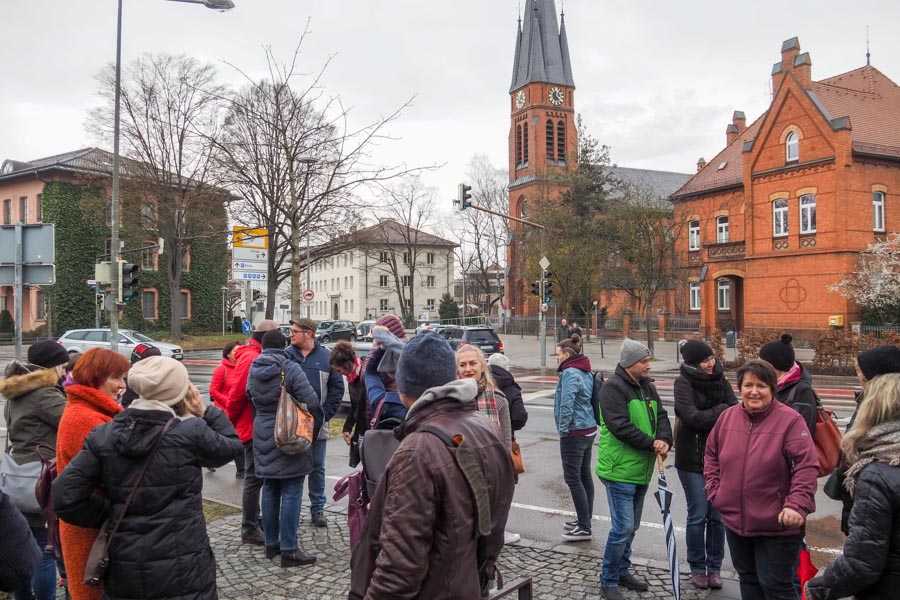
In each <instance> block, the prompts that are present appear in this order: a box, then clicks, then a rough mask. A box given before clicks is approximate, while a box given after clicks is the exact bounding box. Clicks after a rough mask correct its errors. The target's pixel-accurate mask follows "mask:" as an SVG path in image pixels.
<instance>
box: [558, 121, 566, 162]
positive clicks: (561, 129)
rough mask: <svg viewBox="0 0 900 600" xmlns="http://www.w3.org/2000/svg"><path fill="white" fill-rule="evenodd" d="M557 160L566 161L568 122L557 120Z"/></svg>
mask: <svg viewBox="0 0 900 600" xmlns="http://www.w3.org/2000/svg"><path fill="white" fill-rule="evenodd" d="M556 160H558V161H559V162H566V122H565V121H562V120H560V121H557V122H556Z"/></svg>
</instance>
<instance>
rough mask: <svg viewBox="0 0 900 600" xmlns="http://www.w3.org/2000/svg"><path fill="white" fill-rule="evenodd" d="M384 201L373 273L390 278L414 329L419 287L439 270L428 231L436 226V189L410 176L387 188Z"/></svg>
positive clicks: (373, 250) (403, 313) (373, 251)
mask: <svg viewBox="0 0 900 600" xmlns="http://www.w3.org/2000/svg"><path fill="white" fill-rule="evenodd" d="M383 201H384V208H383V209H382V210H381V211H380V213H381V218H379V227H378V228H377V231H378V236H377V239H376V240H374V241H373V243H372V244H371V245H370V246H368V247H367V252H368V253H369V255H370V258H371V259H372V263H373V264H374V267H373V270H374V271H375V272H376V273H379V272H380V273H384V274H385V275H387V276H388V279H389V281H390V282H391V285H392V287H393V288H394V291H395V293H396V294H397V299H398V301H399V307H400V313H401V318H402V319H403V321H404V323H406V325H407V326H408V327H412V326H413V325H414V324H415V320H416V314H415V306H416V285H417V283H420V279H421V277H423V276H424V277H428V276H429V275H428V274H429V273H437V268H438V267H437V265H438V261H437V260H432V259H431V258H429V257H428V254H429V253H431V254H432V255H433V258H435V259H436V256H434V254H435V250H436V248H437V247H436V241H437V240H436V238H435V236H434V235H432V234H430V233H428V232H427V231H426V230H427V229H430V228H431V225H432V223H433V221H432V219H433V215H434V212H435V201H434V190H433V189H431V188H427V187H425V186H424V184H423V183H422V180H421V179H420V178H419V177H418V176H414V175H413V176H408V177H405V178H404V179H403V180H402V181H401V182H398V183H397V184H396V185H393V186H391V187H387V188H385V194H384V198H383ZM448 249H449V248H448ZM432 276H434V277H436V276H437V275H432ZM436 308H437V307H435V309H436Z"/></svg>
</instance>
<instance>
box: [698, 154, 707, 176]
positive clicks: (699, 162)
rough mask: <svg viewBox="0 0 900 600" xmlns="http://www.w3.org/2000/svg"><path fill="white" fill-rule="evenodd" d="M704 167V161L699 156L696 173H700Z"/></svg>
mask: <svg viewBox="0 0 900 600" xmlns="http://www.w3.org/2000/svg"><path fill="white" fill-rule="evenodd" d="M705 166H706V159H705V158H703V157H702V156H701V157H700V158H699V159H698V160H697V172H698V173H699V172H700V171H702V170H703V167H705Z"/></svg>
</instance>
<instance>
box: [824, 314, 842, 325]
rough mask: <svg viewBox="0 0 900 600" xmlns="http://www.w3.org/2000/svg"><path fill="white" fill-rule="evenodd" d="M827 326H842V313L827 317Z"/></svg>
mask: <svg viewBox="0 0 900 600" xmlns="http://www.w3.org/2000/svg"><path fill="white" fill-rule="evenodd" d="M828 326H829V327H843V326H844V315H831V316H830V317H828Z"/></svg>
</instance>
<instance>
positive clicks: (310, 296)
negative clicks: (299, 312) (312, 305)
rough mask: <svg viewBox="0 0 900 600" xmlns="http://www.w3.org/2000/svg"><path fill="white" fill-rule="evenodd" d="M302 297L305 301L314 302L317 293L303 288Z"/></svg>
mask: <svg viewBox="0 0 900 600" xmlns="http://www.w3.org/2000/svg"><path fill="white" fill-rule="evenodd" d="M300 297H301V298H303V301H304V302H312V301H313V299H314V298H315V297H316V293H315V292H314V291H312V290H303V294H302V295H301V296H300Z"/></svg>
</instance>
